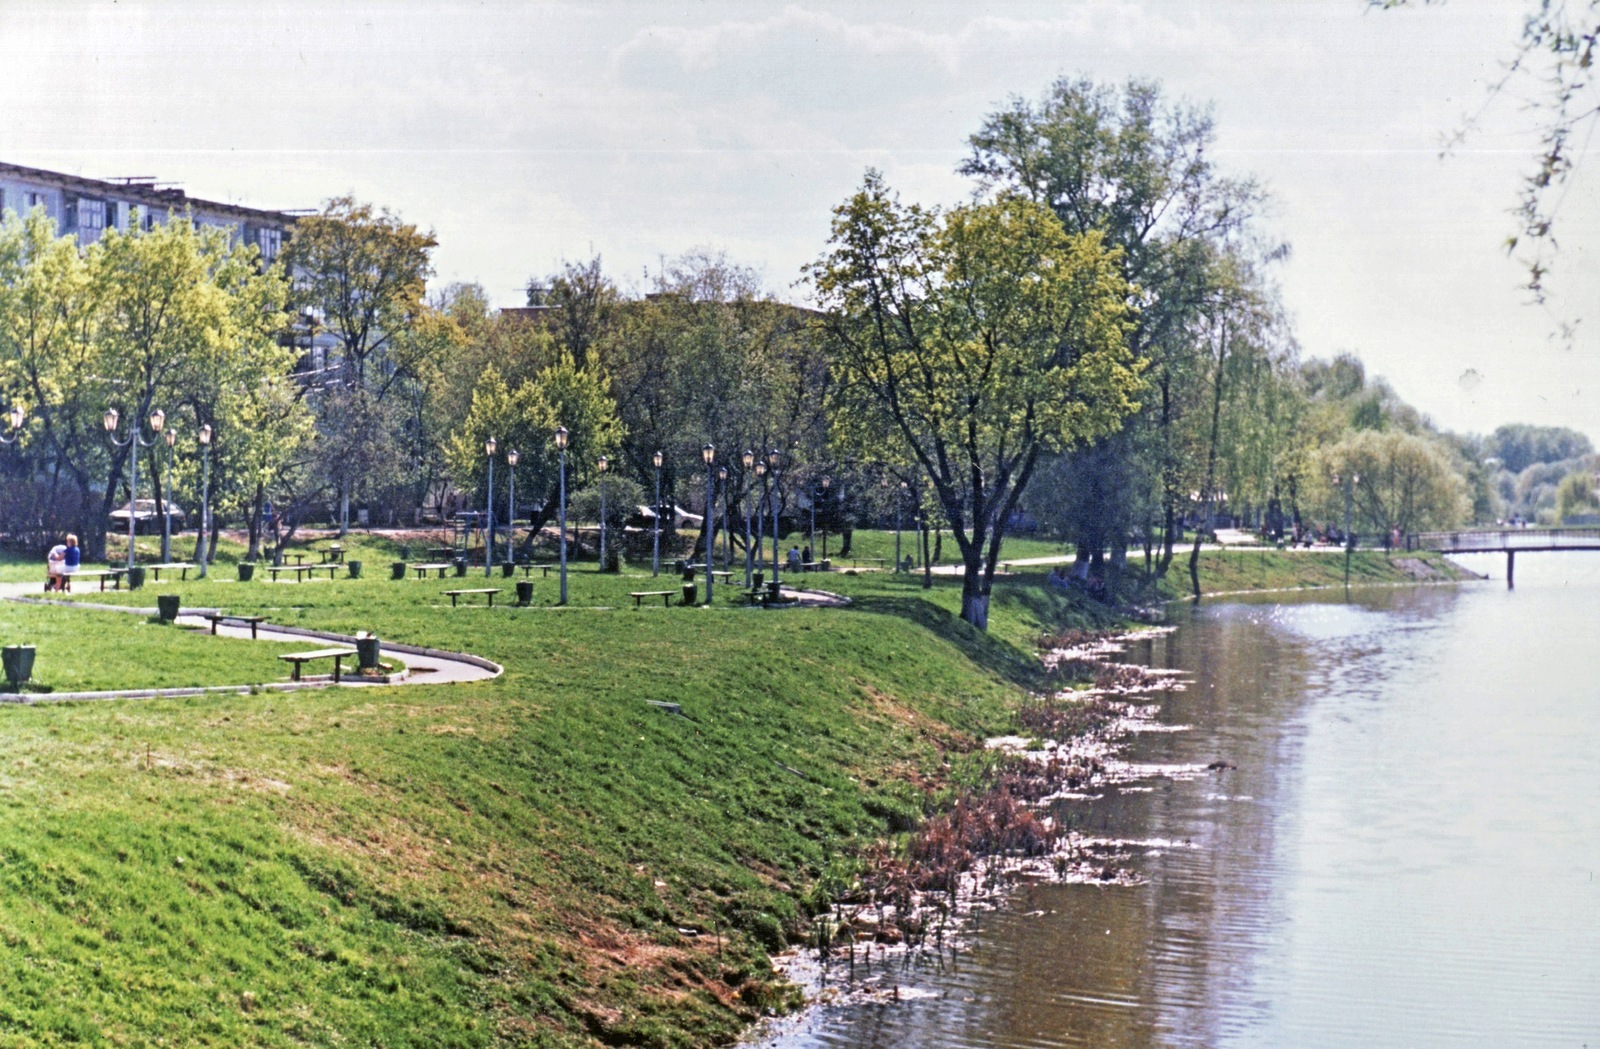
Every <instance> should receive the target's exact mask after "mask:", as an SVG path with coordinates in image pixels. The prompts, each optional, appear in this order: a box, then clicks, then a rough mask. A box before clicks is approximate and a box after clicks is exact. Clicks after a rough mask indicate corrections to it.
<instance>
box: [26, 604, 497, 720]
mask: <svg viewBox="0 0 1600 1049" xmlns="http://www.w3.org/2000/svg"><path fill="white" fill-rule="evenodd" d="M43 589H44V584H43V583H42V582H40V583H38V584H34V583H0V600H7V601H16V602H18V603H20V604H30V605H53V606H55V607H57V608H76V609H79V610H90V611H103V612H122V613H127V614H133V615H141V616H153V615H155V614H156V609H154V608H135V607H131V606H128V605H106V604H98V603H95V602H89V601H62V600H58V599H52V598H48V597H45V596H43ZM215 611H217V610H216V609H211V608H195V609H190V610H189V611H188V612H180V613H179V615H178V618H177V620H176V621H175V622H176V623H177V625H178V626H181V627H190V628H195V629H198V630H203V631H205V632H206V633H208V634H209V633H210V632H211V623H210V621H209V620H206V619H204V618H202V613H205V612H215ZM217 634H218V635H219V636H223V637H234V638H243V639H245V640H250V627H249V626H248V625H238V626H235V625H231V624H228V623H221V624H218V627H217ZM255 639H256V640H258V641H279V642H291V643H293V642H303V641H304V642H310V641H316V642H329V641H331V642H335V643H339V644H347V645H351V646H354V645H355V640H356V639H355V638H354V637H352V636H350V635H348V634H336V633H332V632H331V631H326V630H309V629H306V628H303V627H292V626H277V625H273V624H270V623H262V624H260V626H259V627H258V629H257V631H256V637H255ZM323 647H325V646H323ZM379 655H380V657H381V656H384V655H387V656H389V657H391V658H393V659H396V660H399V661H401V662H403V663H405V665H406V673H405V674H404V675H403V676H400V677H398V678H397V679H396V680H394V681H392V682H377V681H362V680H361V679H359V678H357V677H345V678H344V679H343V680H341V681H340V682H339V685H340V686H341V687H350V688H370V687H371V686H373V685H376V684H397V685H399V684H404V685H441V684H454V683H457V682H463V681H486V680H489V679H491V678H496V677H499V676H500V675H501V674H502V673H504V670H505V668H504V667H502V666H500V665H499V664H498V663H495V662H493V661H491V660H488V659H484V658H483V657H482V656H474V655H471V654H469V653H466V652H445V651H442V650H440V649H434V648H426V647H423V646H420V645H407V644H401V643H399V642H393V641H383V642H381V643H380V645H379ZM332 684H333V682H332V681H331V680H326V679H324V680H316V679H310V680H305V681H269V682H262V683H260V684H257V685H217V686H211V687H206V688H167V689H115V690H108V691H104V692H42V693H24V694H22V695H20V696H17V697H16V698H15V699H12V700H11V701H12V702H24V703H38V702H51V701H59V700H78V699H148V698H151V697H154V696H190V695H200V694H203V693H209V692H231V693H241V692H249V691H250V690H251V689H252V688H265V689H272V690H277V691H294V690H297V689H302V688H325V687H328V686H330V685H332Z"/></svg>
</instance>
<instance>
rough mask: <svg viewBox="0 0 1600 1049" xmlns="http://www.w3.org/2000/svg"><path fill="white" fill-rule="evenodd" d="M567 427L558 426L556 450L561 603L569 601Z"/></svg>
mask: <svg viewBox="0 0 1600 1049" xmlns="http://www.w3.org/2000/svg"><path fill="white" fill-rule="evenodd" d="M568 436H569V435H568V433H567V428H566V427H565V426H557V427H556V451H558V452H560V453H561V466H560V470H559V473H560V476H561V485H560V495H559V501H558V502H557V503H556V528H557V529H559V530H560V532H561V600H560V602H558V603H559V604H563V605H564V604H566V603H567V437H568Z"/></svg>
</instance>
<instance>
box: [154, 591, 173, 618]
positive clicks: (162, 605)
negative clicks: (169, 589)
mask: <svg viewBox="0 0 1600 1049" xmlns="http://www.w3.org/2000/svg"><path fill="white" fill-rule="evenodd" d="M156 615H157V616H159V617H160V619H161V621H162V622H163V623H170V622H172V621H173V620H174V619H177V618H178V595H177V594H160V595H158V596H157V597H156Z"/></svg>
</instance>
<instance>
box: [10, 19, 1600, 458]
mask: <svg viewBox="0 0 1600 1049" xmlns="http://www.w3.org/2000/svg"><path fill="white" fill-rule="evenodd" d="M1531 2H1532V0H1449V2H1448V3H1444V4H1427V5H1422V4H1417V5H1415V6H1414V7H1411V8H1407V9H1402V10H1397V11H1378V10H1371V9H1369V8H1368V7H1367V5H1366V4H1365V2H1364V0H1216V2H1194V0H1187V2H1173V3H1163V2H1155V0H1149V2H1134V0H1127V2H1123V0H1087V2H1074V0H1055V2H1051V3H1025V2H1017V3H988V4H986V3H981V2H976V0H967V2H962V3H947V2H932V3H909V2H907V3H896V2H889V0H881V2H874V3H859V2H857V3H810V2H796V3H761V2H758V0H745V2H740V3H714V2H703V3H697V2H682V0H680V2H675V3H656V2H650V3H645V2H635V3H620V2H618V3H586V4H585V3H437V2H421V0H412V2H407V0H385V2H382V3H376V2H368V3H351V2H343V0H319V2H316V3H302V2H271V0H251V2H233V0H204V2H202V0H167V2H163V3H149V2H138V0H131V2H130V0H120V2H74V0H54V2H52V3H50V4H40V3H37V2H33V0H0V55H3V60H0V161H6V162H10V163H17V164H25V165H32V166H37V167H45V168H51V169H55V170H62V171H68V172H72V173H75V174H80V175H85V176H89V177H94V178H104V177H111V176H121V175H155V176H158V177H160V178H161V179H163V180H170V181H174V182H178V183H181V184H182V185H183V186H184V188H185V189H186V190H187V191H188V192H189V193H190V194H191V195H194V196H199V197H205V198H209V199H217V200H230V201H235V202H238V203H243V204H249V205H253V206H257V207H268V208H315V207H318V206H319V205H320V204H322V203H323V202H324V201H325V200H327V199H328V198H330V197H333V196H336V195H340V194H345V193H350V194H354V195H355V196H356V197H358V198H360V199H362V200H367V201H372V202H374V203H377V204H380V205H383V206H386V207H388V208H390V209H392V210H393V211H395V212H397V213H398V214H399V215H401V216H402V217H403V218H404V219H406V220H407V221H410V222H414V223H416V224H418V225H419V226H422V227H424V228H429V229H432V230H433V231H434V232H435V234H436V236H437V237H438V241H439V247H438V249H437V251H436V253H435V256H434V263H435V268H436V271H437V275H436V278H435V281H434V285H435V286H436V287H442V286H444V285H445V284H448V283H450V282H454V281H470V282H477V283H479V284H482V285H483V286H484V288H485V289H486V290H487V291H488V293H489V296H490V298H491V300H492V301H493V302H494V303H495V304H496V305H501V306H514V305H520V304H521V303H522V301H523V289H524V288H525V286H526V285H527V283H528V281H529V279H530V278H532V277H536V276H541V275H546V274H549V273H551V272H554V271H555V270H557V269H558V268H559V267H560V265H561V264H562V263H563V262H564V261H567V260H582V259H587V258H590V257H592V256H594V255H596V254H598V255H600V256H601V257H602V259H603V261H604V265H605V267H606V269H607V271H608V272H609V273H610V274H611V275H612V276H613V278H614V279H616V280H617V281H618V283H619V284H621V285H622V286H623V287H624V288H628V289H631V290H643V289H645V288H647V287H648V286H649V283H650V274H652V273H655V272H659V271H660V270H661V268H662V266H663V263H664V262H665V261H666V260H670V259H671V258H673V257H675V256H679V255H682V254H684V253H685V252H687V251H690V250H694V249H711V250H713V251H722V252H725V253H726V254H727V255H728V256H729V258H730V259H731V260H733V261H734V262H736V263H739V264H741V265H744V266H748V267H750V268H752V269H754V270H755V271H756V272H757V273H758V274H759V275H760V276H761V278H762V280H763V281H764V283H765V284H766V286H767V287H768V288H769V289H770V290H771V291H772V292H773V293H774V294H776V295H778V296H780V297H782V298H786V299H789V300H791V301H804V297H805V289H804V288H803V286H801V285H799V284H798V279H799V276H800V269H801V267H802V266H803V265H804V264H805V263H807V262H809V261H811V260H813V259H816V258H817V257H818V256H820V255H821V254H822V253H823V251H824V250H825V247H826V241H827V236H828V224H829V219H830V213H831V210H832V209H833V208H834V207H835V206H837V205H838V204H839V203H841V202H842V201H843V200H844V199H845V198H846V197H847V196H848V195H849V194H850V193H851V192H852V191H853V190H854V189H855V188H857V187H858V186H859V185H860V182H861V178H862V175H863V173H864V172H865V171H866V169H867V168H869V167H875V168H878V169H880V170H882V171H883V173H884V175H885V177H886V179H887V181H888V182H889V184H890V185H891V186H892V187H894V188H895V189H897V190H898V191H899V192H900V194H901V195H902V197H903V198H905V199H907V200H912V201H917V202H920V203H923V204H929V205H934V204H939V205H949V204H955V203H960V202H961V201H963V200H965V199H967V197H968V196H969V194H970V193H971V192H972V189H973V186H972V184H971V183H970V181H969V180H967V179H965V178H963V177H962V176H961V175H959V174H958V172H957V167H958V165H959V164H960V163H961V161H962V159H963V158H964V157H965V156H966V153H967V148H966V141H967V137H968V136H969V135H970V134H971V133H972V132H973V131H975V130H976V129H977V128H978V126H979V124H980V123H981V121H982V119H983V117H984V116H985V115H986V114H988V113H990V112H992V111H993V110H995V109H996V108H998V107H999V106H1001V105H1003V104H1005V103H1006V102H1007V101H1008V100H1009V99H1010V98H1013V97H1016V96H1022V97H1032V98H1037V97H1039V96H1040V95H1042V94H1043V93H1044V91H1045V90H1046V88H1047V87H1048V86H1049V84H1050V83H1051V82H1052V81H1053V80H1055V79H1056V78H1058V77H1061V76H1073V77H1078V76H1087V77H1090V78H1092V79H1094V80H1097V81H1100V82H1105V83H1119V82H1123V81H1126V80H1127V79H1128V78H1130V77H1137V78H1143V79H1153V80H1158V81H1160V82H1161V83H1162V84H1163V85H1164V89H1165V91H1166V93H1167V95H1168V96H1169V97H1171V98H1173V99H1177V100H1182V101H1184V102H1186V103H1189V104H1193V105H1198V106H1208V107H1210V108H1211V110H1212V113H1213V116H1214V119H1215V121H1216V127H1217V148H1216V150H1215V159H1216V161H1217V163H1218V166H1219V167H1220V168H1221V169H1222V170H1223V171H1224V172H1225V173H1227V174H1230V175H1239V176H1250V177H1253V178H1256V179H1257V180H1258V181H1259V182H1261V184H1262V185H1263V186H1265V187H1266V188H1267V190H1268V191H1269V192H1270V194H1271V200H1272V203H1271V207H1270V209H1269V212H1268V214H1267V215H1266V216H1265V218H1264V220H1263V227H1264V230H1265V232H1267V233H1268V234H1269V235H1270V236H1272V237H1273V238H1274V239H1279V240H1283V241H1286V242H1287V243H1289V244H1290V246H1291V248H1292V254H1291V255H1290V257H1289V258H1288V259H1287V260H1286V261H1285V262H1284V263H1283V264H1281V265H1280V266H1279V267H1278V270H1277V274H1276V277H1277V280H1278V281H1279V283H1280V284H1281V287H1282V292H1283V298H1284V301H1285V303H1286V305H1287V307H1288V309H1289V311H1290V313H1291V315H1292V316H1293V318H1294V319H1295V330H1296V332H1297V336H1298V340H1299V343H1300V346H1301V352H1302V353H1303V354H1304V355H1306V356H1319V357H1328V356H1331V355H1333V354H1336V353H1342V352H1350V353H1354V354H1356V355H1357V356H1359V357H1360V358H1361V359H1362V360H1363V361H1364V362H1366V365H1367V368H1368V371H1369V373H1370V374H1379V375H1383V376H1384V377H1386V378H1387V379H1388V380H1389V382H1390V383H1391V384H1392V385H1393V386H1394V387H1395V388H1396V390H1397V391H1398V392H1399V393H1400V394H1401V396H1403V397H1404V398H1405V399H1407V400H1408V401H1410V402H1411V403H1413V404H1415V405H1417V406H1418V407H1419V408H1420V409H1422V410H1423V411H1424V412H1426V413H1427V414H1428V415H1429V416H1430V417H1431V418H1432V419H1433V420H1434V421H1435V422H1436V423H1438V424H1439V425H1441V426H1444V427H1446V428H1449V429H1453V430H1458V431H1467V432H1478V433H1485V432H1488V431H1489V430H1492V429H1493V428H1494V427H1495V426H1498V425H1500V424H1502V423H1507V422H1533V423H1540V424H1546V425H1564V426H1571V427H1574V428H1577V429H1580V430H1582V431H1584V432H1586V433H1587V434H1589V435H1590V437H1591V438H1592V439H1593V440H1594V441H1595V442H1596V444H1597V445H1600V261H1597V259H1596V255H1597V253H1600V194H1597V193H1595V192H1594V189H1595V187H1596V186H1597V185H1600V173H1597V172H1596V171H1595V169H1594V165H1593V164H1590V165H1589V167H1588V170H1587V173H1586V174H1580V176H1579V178H1578V180H1576V181H1575V182H1574V183H1573V185H1572V187H1571V189H1570V190H1569V191H1568V193H1567V195H1566V198H1565V202H1564V205H1563V208H1562V211H1561V215H1560V223H1561V225H1560V226H1559V227H1558V232H1559V234H1560V237H1561V251H1560V254H1559V255H1558V256H1557V258H1556V272H1555V276H1554V278H1553V280H1552V289H1553V292H1554V294H1553V296H1552V301H1551V302H1550V303H1549V304H1548V305H1547V306H1545V307H1537V306H1530V305H1528V304H1527V298H1528V296H1527V293H1526V292H1524V291H1521V290H1519V287H1518V285H1519V284H1520V283H1521V282H1522V281H1523V280H1525V276H1526V275H1525V273H1524V272H1523V270H1522V269H1521V268H1520V267H1519V266H1518V265H1517V264H1516V263H1515V262H1513V261H1511V260H1509V259H1508V258H1507V257H1506V255H1505V252H1504V251H1503V249H1502V244H1503V242H1504V239H1505V238H1506V236H1507V235H1508V234H1509V233H1511V232H1512V231H1513V222H1512V218H1511V216H1510V214H1509V211H1510V209H1511V208H1512V207H1513V206H1514V204H1515V203H1516V195H1517V191H1518V187H1519V185H1520V179H1521V176H1522V174H1523V173H1524V172H1525V171H1526V170H1527V169H1528V167H1529V165H1530V163H1531V159H1530V158H1531V154H1532V151H1533V149H1534V148H1535V146H1536V142H1537V139H1536V137H1535V134H1534V129H1535V126H1536V125H1535V121H1534V114H1532V113H1530V112H1529V111H1528V110H1527V109H1526V107H1525V106H1524V105H1523V100H1522V99H1521V98H1519V97H1518V96H1517V94H1516V93H1515V92H1513V93H1511V94H1503V95H1501V96H1500V97H1499V98H1498V100H1496V101H1494V102H1492V103H1491V104H1489V105H1488V106H1487V108H1485V103H1486V101H1488V100H1489V90H1490V87H1491V85H1492V84H1494V83H1495V82H1496V81H1498V80H1499V79H1500V75H1501V69H1502V67H1503V63H1504V62H1505V61H1506V60H1507V59H1508V58H1509V57H1510V56H1511V54H1512V52H1513V47H1514V44H1515V42H1516V39H1517V34H1518V32H1519V29H1520V25H1521V14H1522V12H1523V10H1524V9H1525V8H1526V7H1528V6H1530V5H1531ZM1474 119H1475V128H1476V129H1475V130H1474V131H1473V132H1472V133H1471V134H1469V135H1468V137H1467V138H1466V140H1465V142H1464V144H1463V145H1460V146H1458V147H1456V148H1454V149H1453V150H1451V151H1450V152H1449V153H1448V155H1444V156H1441V146H1442V144H1443V143H1444V142H1445V141H1446V139H1447V138H1448V137H1449V136H1450V135H1451V133H1453V132H1455V131H1457V130H1458V129H1460V128H1462V127H1463V126H1465V124H1466V122H1467V121H1468V120H1474ZM1585 180H1586V181H1585ZM1574 320H1577V321H1579V322H1580V323H1579V325H1578V328H1577V335H1576V336H1575V337H1573V338H1570V339H1563V338H1560V337H1559V336H1558V334H1557V333H1558V332H1559V331H1560V326H1561V325H1562V323H1563V322H1570V321H1574Z"/></svg>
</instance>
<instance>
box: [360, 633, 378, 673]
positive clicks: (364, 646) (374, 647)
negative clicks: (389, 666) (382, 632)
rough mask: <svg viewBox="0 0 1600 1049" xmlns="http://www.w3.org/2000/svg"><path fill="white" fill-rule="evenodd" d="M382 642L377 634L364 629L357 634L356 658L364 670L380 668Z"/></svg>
mask: <svg viewBox="0 0 1600 1049" xmlns="http://www.w3.org/2000/svg"><path fill="white" fill-rule="evenodd" d="M380 647H382V643H381V642H380V641H379V640H378V637H377V635H375V634H371V633H368V632H367V631H365V630H363V631H361V632H360V633H359V634H357V635H356V659H357V661H358V662H360V664H361V669H362V670H377V669H378V649H379V648H380Z"/></svg>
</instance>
